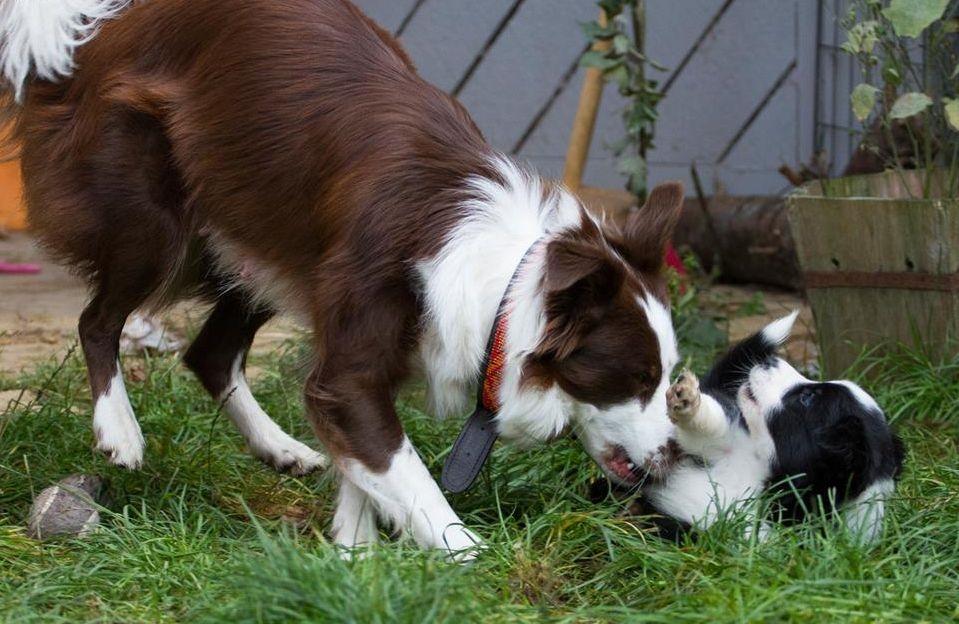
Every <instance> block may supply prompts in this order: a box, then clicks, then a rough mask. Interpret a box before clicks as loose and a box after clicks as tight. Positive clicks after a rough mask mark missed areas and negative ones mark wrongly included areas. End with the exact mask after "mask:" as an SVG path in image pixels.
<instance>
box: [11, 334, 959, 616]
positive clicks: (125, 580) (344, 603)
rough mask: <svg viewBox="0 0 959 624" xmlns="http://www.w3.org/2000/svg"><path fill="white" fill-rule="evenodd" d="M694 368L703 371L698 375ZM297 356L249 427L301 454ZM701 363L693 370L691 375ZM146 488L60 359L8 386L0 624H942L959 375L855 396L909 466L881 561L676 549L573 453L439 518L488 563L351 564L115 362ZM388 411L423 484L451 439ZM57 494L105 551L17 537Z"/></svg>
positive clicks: (765, 550) (937, 375)
mask: <svg viewBox="0 0 959 624" xmlns="http://www.w3.org/2000/svg"><path fill="white" fill-rule="evenodd" d="M700 359H702V358H700ZM297 361H298V357H297V355H296V352H295V350H294V349H292V348H291V349H290V350H288V351H287V352H285V353H280V354H277V355H276V356H273V357H271V358H268V359H267V360H266V361H262V362H258V364H259V365H260V366H261V367H262V369H263V371H264V372H263V373H262V375H261V376H260V378H259V379H258V381H257V382H256V384H255V389H256V391H257V393H258V396H259V398H260V399H261V401H262V403H263V404H264V406H265V407H266V409H267V410H268V411H269V412H270V413H271V414H273V415H274V416H275V417H276V418H277V419H278V420H279V421H280V422H281V423H282V425H283V426H284V427H286V428H287V429H288V430H290V431H293V432H295V433H296V435H298V436H299V437H300V438H301V439H304V440H309V439H310V434H309V431H308V429H307V427H306V425H305V423H304V421H303V419H302V418H301V417H300V413H301V406H300V401H299V395H300V390H299V384H298V382H297V378H298V376H299V374H298V373H299V371H298V367H297V365H296V363H297ZM696 361H697V366H700V365H701V364H700V363H699V362H698V360H696ZM128 366H132V367H133V368H135V371H134V373H135V374H134V375H132V376H133V377H135V378H137V379H140V380H139V381H135V382H132V383H130V390H131V398H132V402H133V404H134V407H135V409H136V410H137V413H138V415H139V417H140V422H141V424H142V426H143V429H144V431H145V434H146V438H147V445H148V448H147V461H146V465H145V467H144V468H143V470H141V471H139V472H135V473H127V472H121V471H119V470H117V469H114V468H111V467H109V466H107V465H106V463H105V461H104V460H103V458H102V457H100V456H99V455H98V454H97V453H95V452H94V451H93V450H92V434H91V428H90V400H89V394H88V391H87V389H86V382H85V375H84V371H83V368H82V366H81V363H80V361H79V358H78V357H77V356H76V355H75V354H74V355H73V356H71V357H70V358H68V359H67V360H66V361H65V362H64V363H63V364H62V365H60V364H58V363H50V364H49V365H46V366H41V367H39V368H37V369H36V370H33V371H31V372H29V373H27V374H26V375H25V376H24V377H23V378H22V379H18V380H15V382H16V383H13V381H12V380H7V381H6V382H4V383H5V385H6V386H19V387H28V388H32V389H42V391H41V392H40V393H39V396H38V398H36V399H35V400H32V401H30V402H29V403H27V404H25V405H19V406H14V407H12V408H10V409H8V410H7V411H6V412H5V413H3V415H2V417H0V619H3V620H4V621H8V622H30V621H43V622H61V621H62V622H76V621H100V622H182V621H200V622H203V621H205V622H223V621H228V622H233V623H236V624H240V623H242V622H359V623H365V622H416V623H419V622H432V621H439V622H443V621H453V622H457V623H461V622H526V621H528V622H539V621H557V622H562V621H566V622H599V621H602V622H605V621H612V622H643V621H650V622H683V621H691V622H692V621H695V622H703V621H705V622H724V621H807V620H813V621H824V620H836V621H853V622H855V621H863V622H865V621H870V622H871V621H900V620H908V621H929V622H937V621H947V620H955V619H956V618H959V608H957V606H956V601H955V597H956V596H957V595H959V578H957V577H959V572H957V571H959V445H957V444H959V443H957V440H959V435H957V434H959V431H957V428H959V357H957V359H955V360H953V361H952V362H947V363H944V364H933V363H931V362H928V361H927V360H925V359H923V358H922V357H921V356H918V355H916V354H910V353H905V354H900V355H897V356H892V357H886V358H872V359H869V360H865V361H863V362H862V363H861V364H860V365H859V366H857V369H856V371H854V374H860V375H861V374H863V373H865V372H867V371H868V372H869V374H870V376H871V377H870V378H871V379H872V380H873V381H871V382H868V381H867V382H865V383H866V385H867V387H869V388H870V389H871V390H872V391H873V392H874V393H875V394H876V396H877V397H878V399H879V401H880V403H881V404H883V405H884V406H885V407H886V409H887V411H888V413H889V414H890V415H891V417H892V418H893V419H894V420H895V422H896V425H897V426H898V428H899V431H900V433H901V434H902V436H903V438H904V439H905V441H906V443H907V446H908V449H909V454H908V465H907V468H906V471H905V475H904V477H903V479H902V482H901V486H900V489H899V492H898V494H897V498H896V500H895V501H894V502H893V503H892V504H891V506H890V513H889V515H888V518H889V521H888V524H887V528H886V531H885V535H884V536H883V538H882V540H881V541H880V542H879V543H878V544H876V545H875V546H873V547H871V548H867V549H863V548H861V547H858V546H857V545H856V544H855V543H854V542H853V541H851V540H850V539H848V537H847V536H846V535H844V534H842V533H841V532H839V531H837V530H836V529H835V527H833V526H831V525H829V524H828V523H825V522H824V523H822V524H820V525H817V524H816V523H813V524H811V525H806V526H801V527H793V528H789V529H781V530H777V531H776V532H774V533H773V535H772V536H771V537H770V538H769V539H768V540H767V541H765V542H762V543H757V542H755V541H750V540H747V539H745V538H743V537H742V535H743V532H742V526H741V524H740V523H739V521H738V519H736V518H731V519H729V521H727V522H725V523H721V524H720V525H718V526H716V527H715V528H714V529H713V530H711V531H710V532H709V533H708V534H707V535H705V536H703V537H702V538H701V539H699V540H697V541H695V542H689V543H686V544H683V545H680V546H676V545H673V544H669V543H664V542H661V541H659V540H657V539H656V538H655V537H652V536H650V535H649V534H648V533H647V532H646V530H645V528H644V527H643V526H642V524H641V523H640V522H638V521H636V520H635V519H627V518H622V517H620V515H619V512H620V509H621V505H620V504H617V503H616V502H614V501H612V500H610V501H606V502H604V503H601V504H594V503H590V502H589V501H588V500H587V498H586V496H587V489H588V484H589V482H590V480H591V479H593V478H595V477H596V476H597V474H598V473H597V470H596V469H595V468H594V467H593V465H592V464H591V462H590V461H588V459H587V458H586V456H585V454H584V453H583V451H582V450H581V449H580V448H579V447H578V446H577V445H576V444H575V443H574V442H572V441H569V440H562V441H560V442H558V443H556V444H554V445H551V446H549V447H544V448H537V449H532V450H518V449H513V448H509V447H504V446H499V447H498V448H497V450H496V451H495V453H494V456H493V459H492V462H491V466H490V467H489V468H488V470H486V471H485V472H484V474H483V475H482V476H481V479H480V480H479V482H478V484H477V485H476V486H475V487H474V489H473V490H471V491H470V492H468V493H466V494H464V495H461V496H458V497H455V498H454V499H453V504H454V506H455V507H456V508H457V510H458V511H459V512H460V513H461V514H462V516H463V518H464V520H465V521H466V522H467V523H468V524H469V525H470V526H471V527H472V528H473V529H475V530H476V531H477V532H478V533H480V534H481V535H482V536H484V537H485V538H486V539H487V540H488V543H489V548H488V550H486V551H485V552H484V553H483V555H482V556H481V557H480V558H479V559H478V560H477V561H476V562H474V563H473V564H472V565H469V566H457V565H451V564H447V563H445V562H444V561H443V560H442V558H441V557H439V556H438V555H435V554H431V553H423V552H419V551H418V550H416V549H415V548H414V547H413V546H412V545H411V544H410V543H408V542H407V541H405V540H403V539H400V540H398V541H394V542H392V543H387V544H386V545H384V546H382V547H380V548H378V549H377V550H375V551H374V552H373V553H372V555H371V556H369V557H368V558H366V559H363V560H358V561H353V562H347V561H343V560H341V559H340V557H338V555H337V553H336V552H335V550H334V548H333V547H332V546H331V545H330V543H329V542H328V540H327V538H326V537H325V530H326V527H327V525H328V522H329V520H330V517H331V514H332V501H333V493H334V480H333V478H332V477H331V476H330V475H328V474H324V475H319V476H318V477H308V478H304V479H295V478H291V477H284V476H279V475H276V474H274V473H272V472H271V471H269V470H268V469H266V468H264V467H262V466H261V465H260V464H258V463H257V462H256V461H255V460H253V459H251V458H250V457H249V455H248V454H247V453H246V452H245V450H244V448H243V445H242V442H241V441H240V438H239V435H238V434H237V433H236V432H235V431H234V430H233V429H232V426H231V425H230V424H229V423H228V422H226V420H225V419H224V418H223V417H222V416H220V415H218V413H217V406H216V405H215V404H214V403H213V402H212V401H211V400H210V399H209V398H207V397H206V396H205V395H204V393H203V392H202V390H201V388H200V387H199V385H198V384H197V383H196V382H195V381H194V380H193V379H192V378H191V377H190V376H189V374H188V373H186V372H185V371H184V370H183V369H182V367H181V366H180V365H179V364H178V363H177V362H175V361H174V360H173V359H172V358H157V359H146V360H133V361H131V362H130V363H128ZM421 395H422V392H421V391H420V390H419V389H417V388H415V387H414V388H411V389H410V390H408V391H407V392H406V393H404V395H403V396H402V397H401V399H400V401H399V403H398V408H399V411H400V413H401V415H402V417H403V420H404V422H405V424H406V426H407V429H408V431H409V432H410V434H411V437H412V439H413V440H414V441H415V442H416V443H417V444H418V447H419V449H420V452H421V453H422V455H423V456H424V458H425V459H426V461H427V462H428V464H429V465H430V467H431V469H433V470H434V471H438V469H439V466H440V465H441V464H442V460H443V458H444V456H445V453H446V452H447V450H448V448H449V445H450V444H451V443H452V440H453V439H454V437H455V434H456V429H457V425H458V423H456V422H445V423H439V424H437V423H436V422H434V421H433V420H431V419H430V418H429V417H428V416H427V415H426V414H424V413H423V412H422V411H421V410H420V408H419V406H420V405H421V404H422V396H421ZM72 472H94V473H98V474H102V475H105V476H107V477H108V478H109V479H110V481H111V484H110V491H111V493H112V498H113V500H112V502H111V503H110V504H109V509H110V510H112V511H109V512H106V513H105V519H104V523H103V527H102V530H100V531H99V532H97V533H96V534H94V535H93V536H91V537H89V538H86V539H76V540H66V541H61V542H52V543H46V544H39V543H37V542H34V541H32V540H30V539H28V538H26V537H25V536H24V534H23V528H22V525H23V518H24V517H25V515H26V512H27V509H28V508H29V505H30V502H31V500H32V497H33V495H34V494H35V493H36V492H38V491H39V490H40V489H42V488H43V487H46V486H47V485H49V484H50V483H52V482H53V481H56V480H57V479H60V478H62V477H63V476H65V475H67V474H69V473H72Z"/></svg>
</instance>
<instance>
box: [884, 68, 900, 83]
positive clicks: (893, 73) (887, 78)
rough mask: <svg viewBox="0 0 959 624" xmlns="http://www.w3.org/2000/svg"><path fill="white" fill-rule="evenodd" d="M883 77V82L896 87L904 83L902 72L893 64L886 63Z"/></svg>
mask: <svg viewBox="0 0 959 624" xmlns="http://www.w3.org/2000/svg"><path fill="white" fill-rule="evenodd" d="M882 79H883V82H885V83H886V84H888V85H892V86H894V87H898V86H899V85H901V84H902V74H900V73H899V70H898V69H896V68H895V67H893V66H892V65H886V66H885V67H883V68H882Z"/></svg>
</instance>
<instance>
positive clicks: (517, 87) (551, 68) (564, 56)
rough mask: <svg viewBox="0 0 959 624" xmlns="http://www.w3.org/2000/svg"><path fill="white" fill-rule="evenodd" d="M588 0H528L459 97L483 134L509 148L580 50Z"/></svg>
mask: <svg viewBox="0 0 959 624" xmlns="http://www.w3.org/2000/svg"><path fill="white" fill-rule="evenodd" d="M593 9H594V6H593V5H592V3H590V2H577V1H569V0H566V1H562V2H560V1H557V0H526V2H525V3H523V6H522V7H521V8H520V10H519V11H518V12H517V13H516V16H515V17H514V19H513V20H512V21H511V22H510V24H509V26H507V27H506V29H505V30H504V31H503V33H502V35H501V36H500V38H499V41H498V42H497V45H495V46H494V47H493V48H492V49H490V50H489V52H488V53H487V55H486V58H485V59H484V60H483V62H482V63H481V64H480V65H479V67H478V68H477V70H476V73H475V74H474V76H473V79H472V80H471V81H470V83H469V84H468V85H467V86H466V88H465V89H463V92H462V93H461V95H460V99H461V100H462V102H463V104H464V105H465V106H466V107H467V108H468V109H469V110H470V112H471V113H472V114H473V116H474V118H475V119H476V122H477V123H478V124H479V126H480V127H481V128H483V130H484V132H486V135H487V138H489V140H490V141H491V142H492V143H493V144H494V145H496V146H498V147H500V148H502V149H507V150H508V149H511V148H512V146H513V145H515V144H516V141H517V139H519V138H520V136H522V134H523V132H524V131H525V130H526V128H527V127H528V125H529V123H530V121H532V119H533V118H534V117H535V116H536V113H537V112H538V110H539V109H540V108H541V107H542V105H543V104H544V103H545V102H546V101H547V100H548V98H549V96H550V95H551V94H552V93H553V91H554V90H555V88H556V81H557V80H558V79H559V77H560V76H562V75H563V74H564V73H565V72H566V71H567V70H568V69H569V67H570V65H571V64H572V63H574V62H575V61H576V59H577V58H578V57H579V54H580V53H581V52H582V50H583V46H584V41H583V35H582V32H581V30H580V27H579V22H581V21H586V20H589V19H590V18H591V17H593V13H594V10H593Z"/></svg>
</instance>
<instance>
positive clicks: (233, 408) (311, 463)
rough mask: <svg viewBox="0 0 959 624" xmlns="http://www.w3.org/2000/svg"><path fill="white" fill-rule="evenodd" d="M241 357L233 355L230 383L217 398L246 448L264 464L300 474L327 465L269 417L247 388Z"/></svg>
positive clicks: (323, 457) (323, 459)
mask: <svg viewBox="0 0 959 624" xmlns="http://www.w3.org/2000/svg"><path fill="white" fill-rule="evenodd" d="M242 363H243V356H242V355H240V356H238V357H237V359H236V361H235V362H234V363H233V367H232V369H231V372H230V383H229V385H228V386H227V389H226V390H225V391H224V392H223V394H222V395H221V396H220V397H219V400H220V401H221V402H222V404H223V410H224V411H225V412H226V413H227V415H228V416H229V417H230V420H231V421H233V424H234V425H236V428H237V429H239V430H240V433H241V434H243V437H244V438H245V439H246V443H247V445H248V446H249V447H250V451H251V452H252V453H253V454H254V455H256V456H257V457H259V458H260V459H262V460H263V461H264V462H267V463H268V464H270V465H272V466H274V467H276V468H280V469H285V470H289V471H290V472H291V473H292V474H296V475H304V474H307V473H310V472H312V471H313V470H315V469H317V468H325V467H326V466H327V465H328V464H329V460H328V459H327V458H326V456H324V455H322V454H320V453H317V452H316V451H314V450H313V449H311V448H310V447H308V446H307V445H305V444H303V443H302V442H300V441H298V440H295V439H293V438H292V437H290V435H289V434H287V433H286V432H285V431H283V429H281V428H280V426H279V425H277V424H276V423H275V422H274V421H273V419H272V418H270V417H269V416H268V415H267V413H266V412H264V411H263V408H261V407H260V404H259V403H257V401H256V399H255V398H254V397H253V393H252V392H251V391H250V386H249V385H248V384H247V382H246V376H245V375H244V374H243V368H242Z"/></svg>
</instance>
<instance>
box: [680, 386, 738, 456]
mask: <svg viewBox="0 0 959 624" xmlns="http://www.w3.org/2000/svg"><path fill="white" fill-rule="evenodd" d="M728 432H729V419H728V418H727V417H726V412H724V411H723V408H722V406H720V405H719V403H718V402H717V401H716V399H714V398H713V397H711V396H709V395H708V394H702V395H700V403H699V409H698V410H697V412H696V414H695V415H693V417H692V418H691V419H690V420H689V422H686V423H683V426H681V427H677V428H676V441H677V442H678V443H679V445H680V446H681V447H682V448H683V449H684V450H685V451H686V452H687V453H692V454H693V455H703V456H705V455H713V454H715V453H716V452H717V450H716V448H715V446H716V443H717V441H721V440H722V439H723V438H724V437H725V436H726V434H727V433H728Z"/></svg>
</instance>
